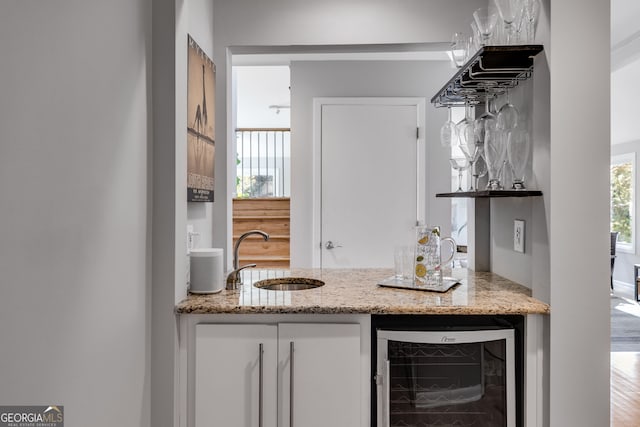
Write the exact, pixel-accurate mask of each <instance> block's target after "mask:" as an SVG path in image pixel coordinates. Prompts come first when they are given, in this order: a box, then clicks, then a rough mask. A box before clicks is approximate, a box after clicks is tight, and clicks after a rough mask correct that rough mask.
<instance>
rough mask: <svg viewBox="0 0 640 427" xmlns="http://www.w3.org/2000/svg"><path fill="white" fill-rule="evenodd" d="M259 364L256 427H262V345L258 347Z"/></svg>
mask: <svg viewBox="0 0 640 427" xmlns="http://www.w3.org/2000/svg"><path fill="white" fill-rule="evenodd" d="M259 347H260V348H259V350H258V351H259V354H260V357H259V361H260V362H259V364H258V427H262V388H263V387H262V386H263V383H262V377H263V363H262V359H263V353H264V344H262V343H260V346H259Z"/></svg>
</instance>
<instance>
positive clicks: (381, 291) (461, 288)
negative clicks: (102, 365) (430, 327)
mask: <svg viewBox="0 0 640 427" xmlns="http://www.w3.org/2000/svg"><path fill="white" fill-rule="evenodd" d="M243 273H244V274H243V279H244V283H245V284H244V285H243V286H241V288H240V289H239V290H236V291H227V290H223V291H222V292H220V293H217V294H209V295H195V294H189V296H188V297H187V298H186V299H184V300H183V301H181V302H180V303H179V304H178V305H176V307H175V312H176V313H178V314H203V313H212V314H214V313H244V314H249V313H271V314H276V313H307V314H337V313H342V314H459V315H464V314H548V313H549V310H550V308H549V305H547V304H545V303H543V302H542V301H539V300H537V299H535V298H532V297H531V291H530V290H529V289H528V288H526V287H524V286H522V285H519V284H517V283H515V282H512V281H510V280H507V279H505V278H503V277H501V276H498V275H497V274H494V273H488V272H474V271H471V270H466V269H454V270H452V271H447V272H446V273H445V274H446V275H447V276H452V277H455V278H456V279H459V280H460V284H458V285H456V286H455V287H453V288H452V289H450V290H449V291H447V292H425V291H419V290H409V289H395V288H387V287H380V286H378V285H377V283H378V282H380V281H381V280H383V279H386V278H388V277H390V276H391V275H392V270H390V269H331V270H328V269H325V270H320V269H292V270H276V269H272V270H271V269H270V270H267V269H264V270H262V269H254V270H244V271H243ZM289 276H291V277H307V278H314V279H319V280H322V281H324V282H325V285H324V286H322V287H319V288H316V289H307V290H299V291H270V290H264V289H257V288H255V287H253V286H252V285H251V283H253V282H255V281H257V280H262V279H266V278H275V277H289Z"/></svg>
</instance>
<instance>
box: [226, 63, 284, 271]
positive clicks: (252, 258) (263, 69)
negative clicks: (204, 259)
mask: <svg viewBox="0 0 640 427" xmlns="http://www.w3.org/2000/svg"><path fill="white" fill-rule="evenodd" d="M233 79H234V86H235V87H236V114H235V126H234V128H235V139H236V144H235V147H236V151H235V153H236V154H235V164H236V170H235V173H234V176H235V195H234V197H233V201H232V202H233V208H232V212H233V217H232V218H233V221H232V224H233V225H232V238H233V244H234V245H235V244H236V242H237V241H238V239H239V238H240V237H241V236H242V235H243V233H245V232H247V231H249V230H256V229H258V230H262V231H264V232H266V233H268V234H269V236H270V238H269V240H268V241H264V240H263V239H262V237H261V236H256V235H252V236H250V237H248V238H247V239H246V240H245V241H244V243H243V244H242V245H241V246H240V251H239V253H238V258H239V263H240V265H245V264H251V263H253V264H256V266H257V267H259V268H289V265H290V237H291V236H290V195H291V154H290V153H291V129H290V120H291V119H290V114H289V112H290V96H289V84H290V83H289V67H288V66H284V65H279V66H234V67H233Z"/></svg>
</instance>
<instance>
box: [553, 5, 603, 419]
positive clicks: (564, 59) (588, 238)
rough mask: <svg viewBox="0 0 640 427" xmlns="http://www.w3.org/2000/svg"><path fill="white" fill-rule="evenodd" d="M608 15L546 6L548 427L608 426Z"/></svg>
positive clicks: (587, 8) (595, 9)
mask: <svg viewBox="0 0 640 427" xmlns="http://www.w3.org/2000/svg"><path fill="white" fill-rule="evenodd" d="M576 10H580V14H579V19H576ZM609 15H610V2H609V1H601V0H591V1H588V2H585V1H582V0H561V1H560V0H558V1H555V0H554V1H552V2H551V9H550V16H551V17H552V20H551V31H550V34H551V46H552V50H551V53H550V56H549V65H550V75H551V81H550V85H551V122H550V125H551V126H550V129H551V156H550V159H551V164H550V171H551V175H550V176H551V183H552V186H551V194H550V196H551V197H550V208H551V211H550V212H551V215H550V223H549V225H550V234H549V236H550V246H551V270H550V271H551V329H550V358H551V359H550V362H551V363H550V365H551V372H550V388H551V394H550V402H551V403H550V419H551V426H553V427H555V426H558V427H560V426H594V427H596V426H606V425H609V335H610V327H609V322H610V319H609V317H610V308H609V288H608V285H607V283H608V282H609V274H610V266H609V256H608V252H609V156H610V142H609V141H610V136H611V134H610V122H609V112H610V110H609V108H610V87H609V81H610V75H611V74H610V63H609V58H610V43H609V40H610V24H609V22H610V21H609ZM568 25H570V26H571V31H567V26H568ZM576 40H580V43H576ZM582 67H588V69H589V72H588V73H580V72H578V73H576V69H580V68H582ZM567 105H570V108H567Z"/></svg>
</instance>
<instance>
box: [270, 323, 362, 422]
mask: <svg viewBox="0 0 640 427" xmlns="http://www.w3.org/2000/svg"><path fill="white" fill-rule="evenodd" d="M360 361H361V359H360V325H358V324H299V323H281V324H279V325H278V370H279V371H280V375H279V379H280V383H279V385H278V387H279V388H278V391H279V392H280V393H279V395H280V396H281V398H280V402H279V403H278V410H279V416H278V419H279V420H280V427H327V426H336V427H360V401H361V400H360V393H361V381H360Z"/></svg>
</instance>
